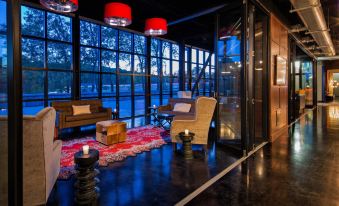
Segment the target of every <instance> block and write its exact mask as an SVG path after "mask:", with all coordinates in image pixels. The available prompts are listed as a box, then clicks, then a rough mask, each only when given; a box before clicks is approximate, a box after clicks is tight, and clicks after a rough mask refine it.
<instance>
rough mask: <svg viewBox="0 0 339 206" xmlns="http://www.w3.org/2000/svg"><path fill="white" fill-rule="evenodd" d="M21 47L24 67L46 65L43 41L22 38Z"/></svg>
mask: <svg viewBox="0 0 339 206" xmlns="http://www.w3.org/2000/svg"><path fill="white" fill-rule="evenodd" d="M21 49H22V66H23V67H26V68H27V67H30V68H44V67H45V44H44V42H43V41H40V40H35V39H26V38H22V44H21Z"/></svg>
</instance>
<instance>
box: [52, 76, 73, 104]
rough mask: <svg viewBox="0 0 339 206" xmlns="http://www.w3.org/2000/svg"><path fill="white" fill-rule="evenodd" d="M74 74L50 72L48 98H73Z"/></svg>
mask: <svg viewBox="0 0 339 206" xmlns="http://www.w3.org/2000/svg"><path fill="white" fill-rule="evenodd" d="M72 82H73V74H72V73H71V72H51V71H50V72H48V98H50V99H53V98H71V93H72Z"/></svg>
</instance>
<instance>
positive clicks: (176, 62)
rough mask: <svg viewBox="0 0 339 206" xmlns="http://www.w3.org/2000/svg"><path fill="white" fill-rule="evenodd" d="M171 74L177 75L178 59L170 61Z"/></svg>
mask: <svg viewBox="0 0 339 206" xmlns="http://www.w3.org/2000/svg"><path fill="white" fill-rule="evenodd" d="M172 75H173V76H176V77H177V76H179V62H178V61H172Z"/></svg>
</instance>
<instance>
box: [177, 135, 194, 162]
mask: <svg viewBox="0 0 339 206" xmlns="http://www.w3.org/2000/svg"><path fill="white" fill-rule="evenodd" d="M194 135H195V134H194V133H192V132H189V133H188V134H185V132H180V133H179V138H180V139H181V141H182V144H183V152H184V157H185V159H193V151H192V140H193V138H194Z"/></svg>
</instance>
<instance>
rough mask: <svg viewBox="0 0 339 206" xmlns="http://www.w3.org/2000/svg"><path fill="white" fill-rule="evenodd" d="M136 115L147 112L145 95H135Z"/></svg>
mask: <svg viewBox="0 0 339 206" xmlns="http://www.w3.org/2000/svg"><path fill="white" fill-rule="evenodd" d="M134 107H135V108H134V109H135V110H134V112H135V116H138V115H143V114H145V96H135V97H134Z"/></svg>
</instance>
